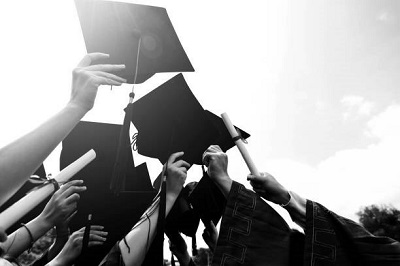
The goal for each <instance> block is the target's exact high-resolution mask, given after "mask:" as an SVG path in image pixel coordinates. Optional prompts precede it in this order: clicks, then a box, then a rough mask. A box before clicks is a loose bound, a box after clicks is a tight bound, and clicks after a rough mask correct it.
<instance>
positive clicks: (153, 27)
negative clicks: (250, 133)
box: [75, 0, 194, 83]
mask: <svg viewBox="0 0 400 266" xmlns="http://www.w3.org/2000/svg"><path fill="white" fill-rule="evenodd" d="M75 5H76V8H77V11H78V16H79V20H80V23H81V28H82V32H83V36H84V39H85V43H86V49H87V52H88V53H91V52H103V53H107V54H110V58H109V59H108V61H107V62H108V63H112V64H114V63H115V64H125V66H126V69H125V70H124V71H122V72H120V73H118V75H120V76H121V77H123V78H125V79H127V81H128V83H142V82H144V81H146V80H147V79H148V78H150V77H151V76H152V75H154V74H155V73H159V72H185V71H194V69H193V67H192V65H191V63H190V61H189V59H188V57H187V55H186V53H185V51H184V49H183V47H182V45H181V43H180V41H179V38H178V36H177V34H176V32H175V30H174V27H173V25H172V23H171V21H170V19H169V17H168V14H167V11H166V10H165V8H161V7H155V6H146V5H137V4H131V3H122V2H111V1H100V0H96V1H95V0H75ZM135 73H137V75H135Z"/></svg>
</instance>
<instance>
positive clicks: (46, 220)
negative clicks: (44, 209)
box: [35, 213, 54, 230]
mask: <svg viewBox="0 0 400 266" xmlns="http://www.w3.org/2000/svg"><path fill="white" fill-rule="evenodd" d="M35 222H37V223H38V224H40V225H41V227H42V228H45V229H46V230H50V229H51V228H52V227H54V221H53V219H51V218H50V217H48V216H47V215H45V214H42V213H41V214H40V215H39V216H38V217H36V219H35Z"/></svg>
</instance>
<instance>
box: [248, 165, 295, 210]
mask: <svg viewBox="0 0 400 266" xmlns="http://www.w3.org/2000/svg"><path fill="white" fill-rule="evenodd" d="M247 180H250V184H251V186H252V187H253V190H254V191H255V192H256V193H257V194H259V195H260V196H261V197H263V198H264V199H266V200H269V201H271V202H273V203H276V204H280V205H282V204H286V203H288V202H289V200H290V194H289V191H288V190H287V189H286V188H285V187H284V186H282V185H281V184H280V183H279V182H278V181H277V180H276V179H275V178H274V177H273V176H272V175H270V174H268V173H265V172H264V173H260V175H251V174H250V175H248V176H247Z"/></svg>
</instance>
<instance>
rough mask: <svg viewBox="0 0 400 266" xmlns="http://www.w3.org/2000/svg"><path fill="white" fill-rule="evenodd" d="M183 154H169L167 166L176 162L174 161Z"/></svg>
mask: <svg viewBox="0 0 400 266" xmlns="http://www.w3.org/2000/svg"><path fill="white" fill-rule="evenodd" d="M183 154H184V152H183V151H180V152H175V153H173V154H171V156H169V158H168V164H172V163H174V162H175V161H176V159H178V158H179V157H181V156H182V155H183Z"/></svg>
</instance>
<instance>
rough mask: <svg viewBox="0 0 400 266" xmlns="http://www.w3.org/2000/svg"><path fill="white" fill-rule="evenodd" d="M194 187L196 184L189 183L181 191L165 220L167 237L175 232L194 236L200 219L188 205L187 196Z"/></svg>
mask: <svg viewBox="0 0 400 266" xmlns="http://www.w3.org/2000/svg"><path fill="white" fill-rule="evenodd" d="M196 186H197V182H191V183H189V184H187V185H186V186H185V187H184V188H183V189H182V191H181V193H180V194H179V196H178V198H177V199H176V201H175V204H174V206H173V207H172V209H171V211H170V212H169V214H168V216H167V218H166V219H165V223H166V224H165V233H166V234H167V236H168V237H170V235H173V234H174V233H175V232H181V233H183V234H185V235H187V236H190V237H193V236H194V235H195V234H196V231H197V228H198V226H199V222H200V217H199V215H198V214H197V213H196V212H195V211H194V210H193V207H192V206H191V205H190V203H189V195H190V194H191V193H192V192H193V190H194V189H195V187H196Z"/></svg>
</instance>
